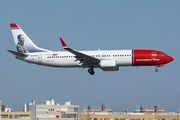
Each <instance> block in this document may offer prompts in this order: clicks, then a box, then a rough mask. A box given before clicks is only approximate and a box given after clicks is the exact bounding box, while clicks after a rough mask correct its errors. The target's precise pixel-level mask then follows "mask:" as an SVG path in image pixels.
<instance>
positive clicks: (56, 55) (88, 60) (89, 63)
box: [8, 23, 173, 75]
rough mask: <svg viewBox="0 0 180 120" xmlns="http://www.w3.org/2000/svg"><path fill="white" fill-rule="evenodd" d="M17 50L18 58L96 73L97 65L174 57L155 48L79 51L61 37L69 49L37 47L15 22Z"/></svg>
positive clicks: (111, 67) (113, 67)
mask: <svg viewBox="0 0 180 120" xmlns="http://www.w3.org/2000/svg"><path fill="white" fill-rule="evenodd" d="M10 27H11V30H12V34H13V37H14V42H15V45H16V49H17V52H15V51H11V50H8V51H9V52H10V53H12V54H14V55H15V56H16V58H17V59H19V60H22V61H26V62H28V63H34V64H38V65H43V66H49V67H61V68H69V67H82V68H89V69H88V72H89V73H90V74H91V75H94V68H101V69H102V70H103V71H118V70H119V67H121V66H156V69H155V71H156V72H157V71H158V69H157V67H162V66H164V64H166V63H169V62H171V61H173V58H172V57H171V56H168V55H166V54H165V53H164V52H160V51H156V50H96V51H76V50H74V49H71V48H69V47H68V46H67V45H66V44H65V42H64V41H63V39H62V38H60V41H61V43H62V46H63V48H64V49H65V50H67V51H50V50H47V49H42V48H39V47H37V46H36V45H35V44H34V43H33V42H32V41H31V39H30V38H29V37H28V36H27V35H26V34H25V33H24V31H23V30H22V29H21V28H20V27H19V26H18V25H17V24H15V23H12V24H10Z"/></svg>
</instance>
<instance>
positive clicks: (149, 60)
mask: <svg viewBox="0 0 180 120" xmlns="http://www.w3.org/2000/svg"><path fill="white" fill-rule="evenodd" d="M162 54H165V53H163V52H160V51H156V50H134V56H133V57H134V59H133V61H134V66H151V65H160V64H166V63H168V62H171V61H170V60H169V57H170V56H168V55H162Z"/></svg>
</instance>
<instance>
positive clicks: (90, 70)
mask: <svg viewBox="0 0 180 120" xmlns="http://www.w3.org/2000/svg"><path fill="white" fill-rule="evenodd" d="M88 72H89V73H90V74H91V75H94V73H95V72H94V67H93V65H91V66H90V68H89V69H88Z"/></svg>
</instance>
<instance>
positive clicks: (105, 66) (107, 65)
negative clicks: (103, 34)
mask: <svg viewBox="0 0 180 120" xmlns="http://www.w3.org/2000/svg"><path fill="white" fill-rule="evenodd" d="M100 67H101V69H102V70H103V71H118V70H119V67H118V66H117V61H116V60H101V62H100Z"/></svg>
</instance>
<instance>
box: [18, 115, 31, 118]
mask: <svg viewBox="0 0 180 120" xmlns="http://www.w3.org/2000/svg"><path fill="white" fill-rule="evenodd" d="M29 117H30V115H19V118H29Z"/></svg>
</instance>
